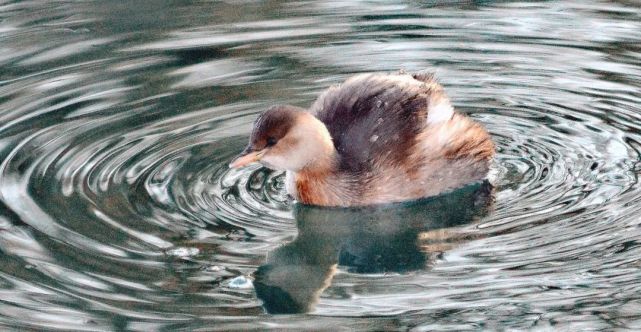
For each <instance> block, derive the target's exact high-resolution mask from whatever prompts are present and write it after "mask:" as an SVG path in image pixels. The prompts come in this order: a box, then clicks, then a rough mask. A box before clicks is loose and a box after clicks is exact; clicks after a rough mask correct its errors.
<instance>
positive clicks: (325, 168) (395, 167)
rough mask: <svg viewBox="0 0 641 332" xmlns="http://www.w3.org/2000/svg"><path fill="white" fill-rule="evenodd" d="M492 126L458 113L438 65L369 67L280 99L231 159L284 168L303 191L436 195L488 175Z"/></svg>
mask: <svg viewBox="0 0 641 332" xmlns="http://www.w3.org/2000/svg"><path fill="white" fill-rule="evenodd" d="M493 155H494V145H493V143H492V141H491V139H490V136H489V134H488V133H487V131H486V130H485V129H484V128H483V127H482V126H481V125H480V124H478V123H476V122H474V121H472V120H471V119H470V118H468V117H466V116H464V115H461V114H458V113H455V112H454V111H453V109H452V106H451V104H450V102H449V99H448V98H447V96H446V95H445V93H444V91H443V88H442V87H441V86H440V85H439V84H438V83H437V82H436V81H435V80H434V79H433V77H432V75H430V74H425V73H420V74H415V75H409V74H404V73H397V74H363V75H357V76H354V77H352V78H349V79H348V80H347V81H346V82H345V83H343V84H342V85H340V86H336V87H331V88H329V89H328V90H327V91H325V92H324V93H323V94H321V95H320V96H319V97H318V99H317V100H316V101H315V102H314V103H313V104H312V106H311V107H310V108H309V110H304V109H300V108H297V107H294V106H276V107H273V108H271V109H269V110H267V111H266V112H264V113H263V114H262V115H261V116H260V117H259V118H258V119H257V120H256V122H255V124H254V130H253V131H252V134H251V138H250V143H249V145H248V147H247V149H245V151H244V152H243V153H242V154H241V156H240V157H239V158H237V159H236V160H235V161H234V162H233V163H232V164H231V166H232V167H240V166H243V165H245V164H248V163H251V162H255V161H259V162H261V163H263V164H264V165H266V166H268V167H270V168H274V169H279V170H286V171H287V189H288V191H289V192H290V194H291V195H292V196H294V197H295V198H296V199H297V200H299V201H300V202H302V203H306V204H313V205H324V206H355V205H370V204H380V203H388V202H397V201H404V200H411V199H417V198H421V197H427V196H433V195H437V194H439V193H441V192H444V191H449V190H452V189H455V188H458V187H461V186H463V185H465V184H468V183H472V182H476V181H480V180H482V179H484V178H485V177H486V176H487V173H488V170H489V165H490V161H491V159H492V157H493Z"/></svg>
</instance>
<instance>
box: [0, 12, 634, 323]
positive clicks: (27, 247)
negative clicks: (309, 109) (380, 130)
mask: <svg viewBox="0 0 641 332" xmlns="http://www.w3.org/2000/svg"><path fill="white" fill-rule="evenodd" d="M433 3H434V2H431V1H318V2H316V1H264V2H258V1H255V2H254V1H238V2H235V1H211V2H210V1H186V2H160V1H158V2H151V1H135V2H134V1H131V2H121V1H78V2H76V1H0V327H1V329H2V330H25V329H33V330H86V331H111V330H130V331H175V330H190V331H192V330H195V331H198V330H203V331H205V330H206V331H212V330H264V329H276V330H282V329H291V330H332V331H337V330H355V329H356V330H408V329H412V330H416V331H432V330H457V331H462V330H479V329H485V330H504V329H516V330H522V329H534V330H548V329H558V330H573V331H575V330H597V331H601V330H608V329H617V328H621V329H630V330H638V329H641V300H639V299H640V298H641V269H639V268H640V267H641V248H640V245H639V243H640V242H639V241H640V240H641V230H640V228H639V226H640V225H641V219H640V217H639V215H640V210H641V206H640V205H639V198H640V196H641V188H640V186H639V184H638V181H637V179H638V174H639V172H640V171H641V165H640V164H639V151H640V148H641V106H640V105H641V46H640V45H641V8H640V7H639V6H638V4H637V3H636V2H633V1H608V2H605V1H603V2H601V1H591V2H584V1H548V2H491V1H454V2H447V3H446V4H439V5H435V4H433ZM425 68H432V69H434V70H435V71H436V72H437V75H438V77H439V78H440V80H441V82H442V83H443V85H444V86H445V88H446V91H447V92H448V93H449V94H450V96H451V98H452V100H453V102H454V104H455V106H456V107H457V109H458V110H460V111H461V112H465V113H468V114H470V116H472V117H473V118H475V119H476V120H478V121H480V122H482V123H483V124H485V125H486V127H487V128H488V130H489V131H490V132H491V134H492V136H493V138H494V140H495V141H496V143H497V147H498V156H497V160H496V164H495V167H494V172H493V179H492V181H493V183H494V188H493V189H492V190H489V188H488V187H486V186H473V187H469V188H463V189H461V190H459V191H456V192H454V193H451V194H447V195H443V196H440V197H437V198H433V199H427V200H424V201H421V202H414V203H408V204H398V205H392V206H385V207H376V208H367V209H342V210H341V209H318V208H312V207H305V206H296V205H292V204H291V203H290V202H288V200H287V196H286V194H285V192H284V188H283V178H282V174H278V173H274V172H270V171H268V170H265V169H261V168H258V167H253V168H248V169H245V170H241V171H236V170H229V169H228V168H227V164H228V162H229V160H230V159H231V158H232V156H233V155H235V154H236V153H237V152H239V151H240V150H241V148H242V146H243V145H244V144H245V141H246V137H247V135H248V133H249V130H250V127H251V123H252V121H253V119H254V118H255V117H256V115H257V114H258V113H259V112H260V111H262V110H264V109H265V108H266V107H268V106H269V105H272V104H282V103H289V104H295V105H299V106H303V107H305V106H307V105H309V104H310V103H311V102H312V101H313V100H314V98H315V97H316V95H317V94H318V93H319V92H320V91H322V90H323V89H325V88H326V87H328V86H330V85H332V84H336V83H339V82H341V81H342V80H343V79H345V78H346V77H347V76H349V75H351V74H353V73H358V72H371V71H396V70H399V69H405V70H407V71H415V70H422V69H425ZM277 313H287V314H277Z"/></svg>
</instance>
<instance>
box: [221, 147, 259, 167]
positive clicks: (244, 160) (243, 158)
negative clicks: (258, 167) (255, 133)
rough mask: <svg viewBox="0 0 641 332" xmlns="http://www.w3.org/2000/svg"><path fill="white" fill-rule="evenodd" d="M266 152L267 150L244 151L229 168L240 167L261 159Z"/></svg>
mask: <svg viewBox="0 0 641 332" xmlns="http://www.w3.org/2000/svg"><path fill="white" fill-rule="evenodd" d="M264 154H265V150H260V151H254V152H247V150H245V151H243V153H241V154H240V155H239V156H238V157H236V159H234V161H232V162H231V163H230V164H229V168H240V167H243V166H246V165H249V164H251V163H255V162H257V161H260V158H261V157H262V156H263V155H264Z"/></svg>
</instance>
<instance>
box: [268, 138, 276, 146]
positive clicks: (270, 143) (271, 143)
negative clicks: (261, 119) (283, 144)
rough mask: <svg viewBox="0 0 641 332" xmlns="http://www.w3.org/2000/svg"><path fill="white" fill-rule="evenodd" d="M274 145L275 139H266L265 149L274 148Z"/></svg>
mask: <svg viewBox="0 0 641 332" xmlns="http://www.w3.org/2000/svg"><path fill="white" fill-rule="evenodd" d="M274 145H276V139H275V138H273V137H268V138H267V147H270V146H274Z"/></svg>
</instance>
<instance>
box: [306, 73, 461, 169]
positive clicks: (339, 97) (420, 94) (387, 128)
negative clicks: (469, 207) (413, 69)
mask: <svg viewBox="0 0 641 332" xmlns="http://www.w3.org/2000/svg"><path fill="white" fill-rule="evenodd" d="M441 104H442V105H445V107H435V106H439V105H441ZM310 111H311V112H312V113H313V114H314V115H315V116H316V117H317V118H318V119H319V120H321V121H322V122H323V123H324V124H325V126H326V127H327V129H328V130H329V133H330V135H331V136H332V139H333V142H334V146H335V147H336V150H337V151H338V154H339V167H340V169H341V171H346V172H351V173H362V172H369V171H372V168H373V167H375V164H381V163H388V164H394V163H403V162H404V161H405V160H406V159H407V157H408V155H409V153H410V151H412V149H413V147H414V146H415V145H416V143H417V136H418V135H419V134H420V133H421V132H422V131H423V130H424V129H425V128H426V126H427V125H428V122H429V121H428V117H431V118H435V119H438V118H439V117H443V118H447V117H451V116H452V110H451V106H449V101H448V100H447V97H445V95H444V93H443V91H442V88H441V86H440V85H438V84H437V83H436V82H435V81H434V80H433V79H432V76H431V75H429V74H417V75H409V74H402V73H399V74H364V75H357V76H354V77H352V78H350V79H348V80H347V81H346V82H345V83H343V84H342V85H340V86H337V87H332V88H330V89H328V90H327V91H326V92H325V93H323V94H322V95H321V96H319V98H318V99H317V100H316V102H315V103H314V104H313V105H312V107H311V108H310ZM430 112H431V113H436V112H442V113H448V112H449V113H448V114H440V115H439V114H430Z"/></svg>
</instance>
